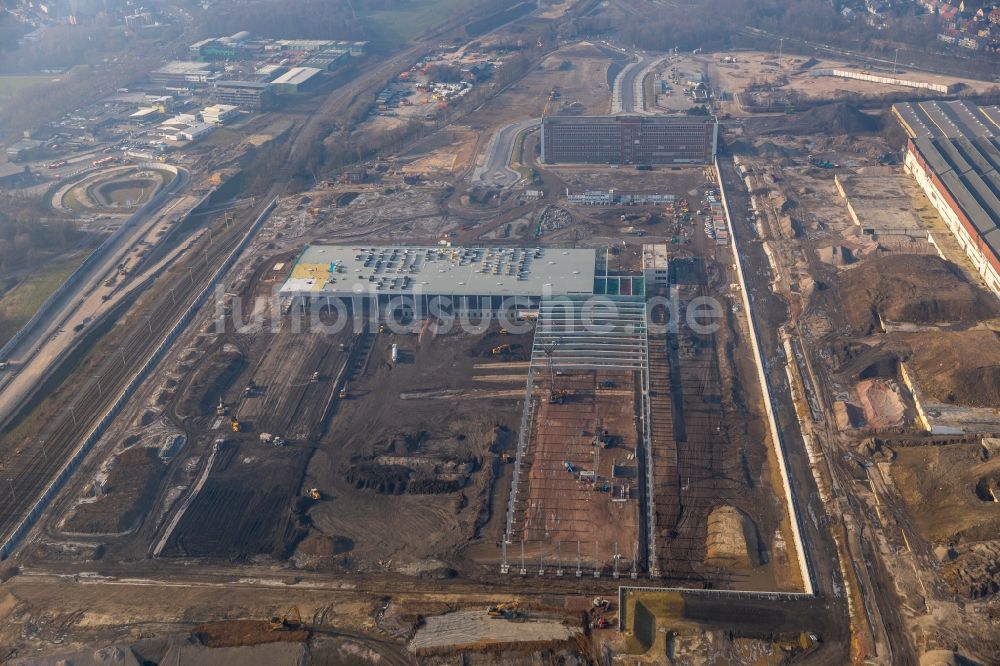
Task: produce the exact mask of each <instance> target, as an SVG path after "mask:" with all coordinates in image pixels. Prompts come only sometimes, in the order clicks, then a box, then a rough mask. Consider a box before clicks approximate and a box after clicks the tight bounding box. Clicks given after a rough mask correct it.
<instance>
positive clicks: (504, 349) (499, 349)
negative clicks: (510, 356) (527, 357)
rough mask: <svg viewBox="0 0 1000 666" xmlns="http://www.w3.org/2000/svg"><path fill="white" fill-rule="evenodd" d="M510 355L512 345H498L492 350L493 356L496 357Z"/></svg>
mask: <svg viewBox="0 0 1000 666" xmlns="http://www.w3.org/2000/svg"><path fill="white" fill-rule="evenodd" d="M507 353H510V345H497V346H496V347H494V348H493V349H492V354H493V355H494V356H500V355H501V354H507Z"/></svg>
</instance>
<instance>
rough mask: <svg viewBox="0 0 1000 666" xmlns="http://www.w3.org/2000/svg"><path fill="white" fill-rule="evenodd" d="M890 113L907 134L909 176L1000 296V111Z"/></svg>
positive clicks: (915, 108)
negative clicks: (908, 136)
mask: <svg viewBox="0 0 1000 666" xmlns="http://www.w3.org/2000/svg"><path fill="white" fill-rule="evenodd" d="M893 113H894V114H895V115H896V118H897V119H898V120H899V122H900V124H901V125H902V126H903V129H905V130H906V132H907V134H909V135H910V140H909V141H908V145H907V151H906V159H905V161H904V165H905V167H906V170H907V172H909V173H910V174H912V175H913V177H914V178H915V179H916V181H917V184H918V185H920V187H921V188H922V189H923V191H924V193H925V194H926V195H927V198H928V199H929V200H930V202H931V203H932V204H933V205H934V208H935V209H937V211H938V213H939V214H940V215H941V218H942V219H943V220H944V222H945V224H946V225H947V226H948V229H949V230H950V231H951V233H952V234H953V235H954V237H955V240H957V241H958V244H959V245H960V246H961V247H962V249H963V250H964V251H965V253H966V255H967V256H968V257H969V259H970V260H971V261H972V264H973V265H974V266H975V268H976V271H977V272H978V273H979V274H980V276H982V278H983V281H984V282H985V283H986V286H987V287H989V289H991V290H992V291H993V292H994V293H995V294H996V295H997V296H1000V108H998V107H997V106H976V105H975V104H971V103H968V102H965V101H955V102H935V101H930V102H918V103H906V104H896V105H894V106H893Z"/></svg>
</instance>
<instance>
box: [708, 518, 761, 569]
mask: <svg viewBox="0 0 1000 666" xmlns="http://www.w3.org/2000/svg"><path fill="white" fill-rule="evenodd" d="M705 542H706V552H705V564H707V565H709V566H715V567H726V568H728V569H751V568H753V567H756V566H758V565H759V564H760V556H759V546H758V542H757V527H756V526H755V525H754V524H753V521H752V520H750V517H749V516H748V515H746V514H745V513H743V512H742V511H740V510H739V509H737V508H736V507H732V506H728V505H722V506H717V507H715V508H714V509H712V513H710V514H709V516H708V536H707V537H706V539H705Z"/></svg>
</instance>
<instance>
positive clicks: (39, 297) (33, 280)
mask: <svg viewBox="0 0 1000 666" xmlns="http://www.w3.org/2000/svg"><path fill="white" fill-rule="evenodd" d="M85 257H86V255H85V254H83V253H81V254H79V255H77V256H74V257H73V258H72V259H63V260H56V261H54V262H53V263H51V264H50V265H48V266H46V267H45V268H44V269H41V270H38V271H36V272H34V273H32V274H31V275H29V276H28V277H27V278H25V279H24V280H22V281H21V282H20V284H18V285H17V286H16V287H14V288H13V289H11V290H10V291H8V292H7V293H6V294H4V295H3V297H2V298H0V344H5V343H6V342H7V341H8V340H10V339H11V337H13V336H14V334H15V333H17V331H18V329H20V328H21V326H23V325H24V324H25V322H27V321H28V320H29V319H31V316H32V315H33V314H35V312H36V311H37V310H38V308H39V306H41V304H42V303H44V302H45V299H46V298H48V297H49V295H51V294H52V292H54V291H55V290H56V288H58V287H59V285H61V284H62V283H63V282H65V281H66V278H68V277H69V276H70V275H71V274H72V273H73V271H75V270H76V269H77V267H78V266H79V265H80V264H81V263H83V260H84V258H85Z"/></svg>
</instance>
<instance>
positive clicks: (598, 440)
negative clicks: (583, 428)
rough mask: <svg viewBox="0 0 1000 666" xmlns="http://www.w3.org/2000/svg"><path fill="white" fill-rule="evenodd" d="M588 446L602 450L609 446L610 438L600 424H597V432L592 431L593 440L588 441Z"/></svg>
mask: <svg viewBox="0 0 1000 666" xmlns="http://www.w3.org/2000/svg"><path fill="white" fill-rule="evenodd" d="M590 444H591V446H599V447H600V448H602V449H606V448H608V447H609V446H611V436H610V435H608V431H607V429H606V428H604V427H603V426H602V425H601V423H600V422H598V423H597V430H595V431H594V438H593V439H592V440H591V441H590Z"/></svg>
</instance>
